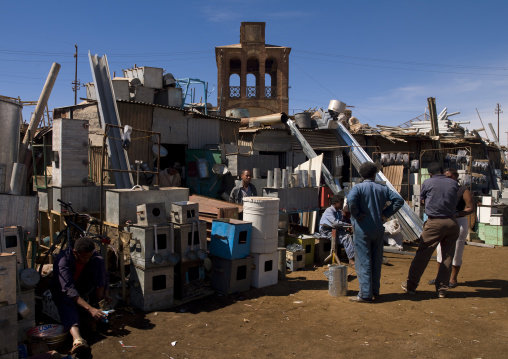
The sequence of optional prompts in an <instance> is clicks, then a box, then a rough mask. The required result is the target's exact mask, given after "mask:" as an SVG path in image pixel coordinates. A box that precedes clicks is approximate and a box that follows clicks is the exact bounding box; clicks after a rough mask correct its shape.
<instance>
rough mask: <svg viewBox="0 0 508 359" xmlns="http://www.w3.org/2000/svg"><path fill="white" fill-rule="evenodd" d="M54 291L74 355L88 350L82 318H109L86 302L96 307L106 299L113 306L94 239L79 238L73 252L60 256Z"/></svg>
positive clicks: (65, 252)
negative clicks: (81, 322)
mask: <svg viewBox="0 0 508 359" xmlns="http://www.w3.org/2000/svg"><path fill="white" fill-rule="evenodd" d="M50 289H51V293H52V295H53V300H54V302H55V304H56V306H57V308H58V313H59V315H60V320H61V321H62V324H63V326H64V328H65V329H66V330H69V331H70V333H71V335H72V339H73V343H72V344H73V346H72V351H71V353H76V352H78V351H80V350H82V349H85V348H88V344H87V342H86V341H85V340H84V339H83V337H82V336H81V332H80V329H79V327H80V314H83V313H88V314H89V315H90V316H91V317H92V318H94V319H95V320H103V319H105V318H106V315H105V314H104V312H102V311H101V310H100V309H97V308H95V307H93V306H92V305H91V304H89V303H88V302H87V300H86V299H89V302H90V303H92V304H94V305H96V304H97V303H98V302H99V301H101V300H103V299H105V300H106V301H107V302H111V298H110V296H109V280H108V275H107V272H106V268H105V266H104V259H103V258H102V257H101V256H100V255H99V254H98V253H97V252H96V251H95V243H94V242H93V240H92V239H91V238H88V237H82V238H78V239H77V240H76V242H75V243H74V247H73V248H70V247H69V248H68V249H66V250H64V251H62V252H60V253H59V254H58V255H57V257H56V258H55V263H54V264H53V278H52V281H51V284H50Z"/></svg>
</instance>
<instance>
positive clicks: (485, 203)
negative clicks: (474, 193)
mask: <svg viewBox="0 0 508 359" xmlns="http://www.w3.org/2000/svg"><path fill="white" fill-rule="evenodd" d="M492 204H493V203H492V196H483V197H482V206H492Z"/></svg>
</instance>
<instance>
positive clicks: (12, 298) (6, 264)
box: [0, 250, 17, 307]
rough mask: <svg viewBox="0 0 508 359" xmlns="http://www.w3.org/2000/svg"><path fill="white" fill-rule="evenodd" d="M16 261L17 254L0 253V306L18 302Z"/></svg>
mask: <svg viewBox="0 0 508 359" xmlns="http://www.w3.org/2000/svg"><path fill="white" fill-rule="evenodd" d="M0 252H3V250H2V251H0ZM16 262H17V260H16V255H14V254H10V253H0V307H1V306H5V305H14V304H16V278H17V265H16Z"/></svg>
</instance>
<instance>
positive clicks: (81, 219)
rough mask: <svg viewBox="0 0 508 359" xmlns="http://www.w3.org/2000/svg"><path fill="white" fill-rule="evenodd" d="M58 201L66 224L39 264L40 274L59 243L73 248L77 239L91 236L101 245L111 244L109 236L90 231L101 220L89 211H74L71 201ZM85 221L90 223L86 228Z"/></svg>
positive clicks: (63, 247) (62, 248) (63, 246)
mask: <svg viewBox="0 0 508 359" xmlns="http://www.w3.org/2000/svg"><path fill="white" fill-rule="evenodd" d="M57 201H58V202H59V203H60V206H61V207H62V209H61V213H62V215H63V216H64V218H65V223H66V226H65V228H64V229H63V230H62V231H61V232H60V233H59V234H58V236H57V237H56V239H55V240H54V241H53V244H52V245H51V247H50V248H49V249H48V251H47V252H46V254H45V255H44V258H43V259H42V262H41V263H40V266H39V274H40V275H42V268H43V266H44V263H45V262H46V260H47V259H48V257H49V256H50V255H53V252H54V251H55V249H56V247H57V246H58V245H60V250H64V249H66V247H65V246H66V245H67V248H69V247H70V248H72V247H73V245H74V242H75V241H76V239H78V238H80V237H90V238H91V239H92V240H93V241H94V242H95V243H97V244H99V245H109V244H111V239H110V238H109V237H107V236H103V235H99V234H96V233H91V232H90V229H91V228H92V226H94V225H99V224H100V221H99V220H98V219H97V218H95V217H93V216H91V215H90V214H87V213H78V212H76V211H74V209H73V208H72V203H71V202H64V201H62V200H61V199H57ZM85 222H88V224H87V225H86V229H83V228H82V224H83V223H85Z"/></svg>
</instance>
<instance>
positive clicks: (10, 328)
mask: <svg viewBox="0 0 508 359" xmlns="http://www.w3.org/2000/svg"><path fill="white" fill-rule="evenodd" d="M16 267H17V265H16V255H13V254H7V253H0V321H2V322H3V323H2V325H1V326H0V357H3V356H5V357H6V358H9V357H12V358H17V351H18V344H17V343H18V337H17V335H18V332H17V327H18V307H17V305H16V277H17V274H16V273H17V268H16ZM14 353H15V354H16V356H14Z"/></svg>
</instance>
